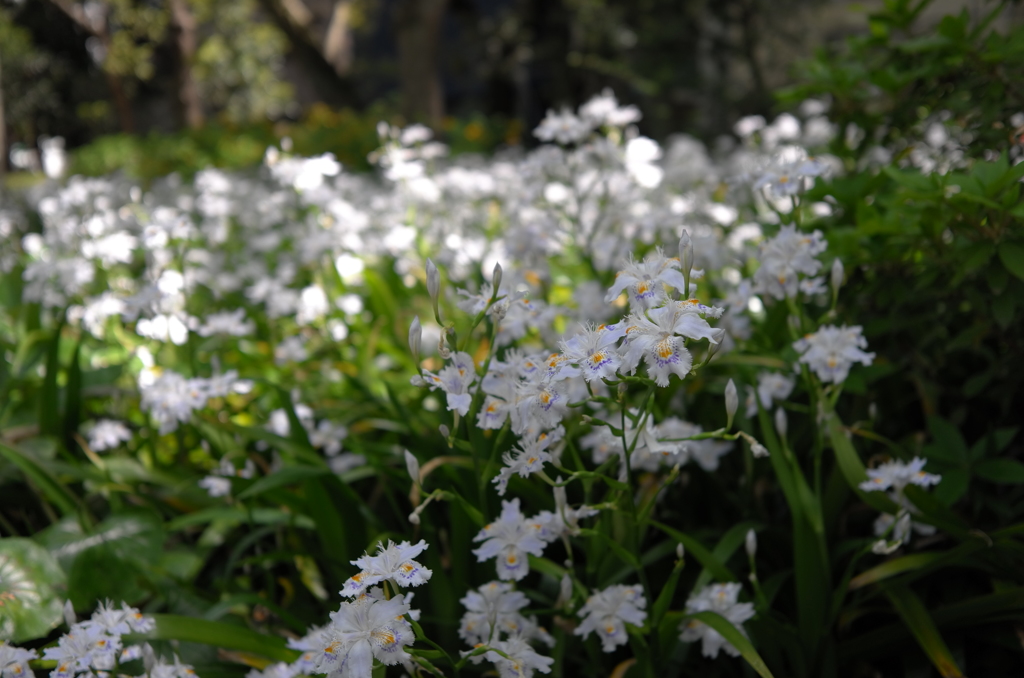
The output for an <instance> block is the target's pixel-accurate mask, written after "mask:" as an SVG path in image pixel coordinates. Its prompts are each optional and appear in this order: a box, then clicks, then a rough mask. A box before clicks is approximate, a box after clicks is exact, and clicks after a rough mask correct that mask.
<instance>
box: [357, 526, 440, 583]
mask: <svg viewBox="0 0 1024 678" xmlns="http://www.w3.org/2000/svg"><path fill="white" fill-rule="evenodd" d="M426 549H427V542H426V540H423V539H421V540H420V541H419V542H418V543H416V544H410V543H409V542H407V541H403V542H402V543H401V544H395V543H394V542H392V541H391V540H388V545H387V546H384V544H378V545H377V555H375V556H370V555H364V556H363V557H362V558H358V559H356V560H353V561H352V564H353V565H356V566H358V567H359V568H360V569H361V571H360V572H359V573H358V574H354V575H352V576H351V577H349V579H348V580H347V581H346V582H345V585H344V587H343V588H342V589H341V595H343V596H358V595H360V594H361V593H362V592H363V591H365V590H366V589H367V588H368V587H370V586H373V585H374V584H379V583H380V582H382V581H385V580H387V581H390V582H392V583H394V584H396V585H397V586H401V587H403V588H404V587H406V586H419V585H420V584H423V583H425V582H426V581H427V580H428V579H430V575H431V574H433V573H432V572H431V571H430V570H429V569H427V568H426V567H423V565H421V564H420V563H418V562H416V561H415V560H413V558H415V557H416V556H418V555H419V554H421V553H423V552H424V551H425V550H426Z"/></svg>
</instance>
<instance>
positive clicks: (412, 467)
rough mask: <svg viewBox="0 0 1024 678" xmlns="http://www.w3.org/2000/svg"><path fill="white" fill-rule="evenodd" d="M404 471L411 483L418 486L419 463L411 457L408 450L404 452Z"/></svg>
mask: <svg viewBox="0 0 1024 678" xmlns="http://www.w3.org/2000/svg"><path fill="white" fill-rule="evenodd" d="M405 470H406V471H408V472H409V477H410V478H412V482H414V483H417V484H419V482H420V461H419V459H417V458H416V457H414V456H413V454H412V452H410V451H409V450H406V451H405Z"/></svg>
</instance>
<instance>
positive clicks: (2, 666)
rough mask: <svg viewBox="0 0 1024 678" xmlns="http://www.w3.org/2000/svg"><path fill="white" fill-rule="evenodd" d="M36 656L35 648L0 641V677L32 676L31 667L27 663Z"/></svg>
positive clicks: (21, 677)
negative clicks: (27, 648)
mask: <svg viewBox="0 0 1024 678" xmlns="http://www.w3.org/2000/svg"><path fill="white" fill-rule="evenodd" d="M38 656H39V655H38V654H37V653H36V651H35V650H26V649H23V648H20V647H14V646H13V645H8V644H7V641H6V640H2V641H0V677H2V678H32V675H33V674H32V669H30V668H29V665H28V663H29V661H31V660H33V659H36V658H38Z"/></svg>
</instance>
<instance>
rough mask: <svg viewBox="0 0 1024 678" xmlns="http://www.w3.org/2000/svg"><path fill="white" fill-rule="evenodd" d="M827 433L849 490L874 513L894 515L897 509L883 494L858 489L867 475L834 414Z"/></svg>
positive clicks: (831, 416) (830, 418) (829, 419)
mask: <svg viewBox="0 0 1024 678" xmlns="http://www.w3.org/2000/svg"><path fill="white" fill-rule="evenodd" d="M828 433H829V439H830V440H831V441H832V449H833V450H835V453H836V463H837V464H838V465H839V470H841V471H842V472H843V477H844V478H846V482H847V483H848V484H849V485H850V489H852V490H853V491H854V492H856V493H857V496H858V497H860V499H861V501H863V502H864V503H865V504H867V505H868V506H870V507H871V508H873V509H875V510H876V511H881V512H882V513H889V514H891V515H896V513H897V512H898V511H899V507H898V506H896V503H895V502H894V501H892V500H891V499H889V497H887V496H885V493H884V492H865V491H864V490H862V489H860V484H861V483H862V482H864V481H866V480H867V479H868V473H867V471H866V470H865V469H864V464H863V462H861V460H860V457H859V456H857V450H855V449H854V448H853V443H852V442H850V440H849V438H847V437H846V431H844V430H843V425H842V422H840V421H839V417H838V416H837V415H836V414H835V413H832V414H831V415H830V416H829V417H828Z"/></svg>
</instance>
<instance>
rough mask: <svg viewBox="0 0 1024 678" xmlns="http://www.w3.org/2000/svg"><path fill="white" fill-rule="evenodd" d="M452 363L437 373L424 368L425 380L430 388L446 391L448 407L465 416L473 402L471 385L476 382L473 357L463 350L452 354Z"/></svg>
mask: <svg viewBox="0 0 1024 678" xmlns="http://www.w3.org/2000/svg"><path fill="white" fill-rule="evenodd" d="M451 357H452V363H451V364H450V365H446V366H445V367H443V368H441V371H440V372H438V373H437V374H434V373H433V372H430V371H428V370H423V381H425V382H426V384H427V386H429V387H430V390H432V391H436V390H437V389H440V390H442V391H444V392H445V395H446V399H447V402H448V409H449V410H452V411H455V412H458V413H459V414H461V415H462V416H465V415H466V413H467V412H469V406H470V405H471V404H472V402H473V395H472V394H471V393H470V392H469V389H470V387H471V386H472V385H473V384H475V383H476V372H475V371H474V369H473V358H472V357H470V355H469V354H468V353H464V352H462V351H459V352H456V353H453V354H452V356H451Z"/></svg>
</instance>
